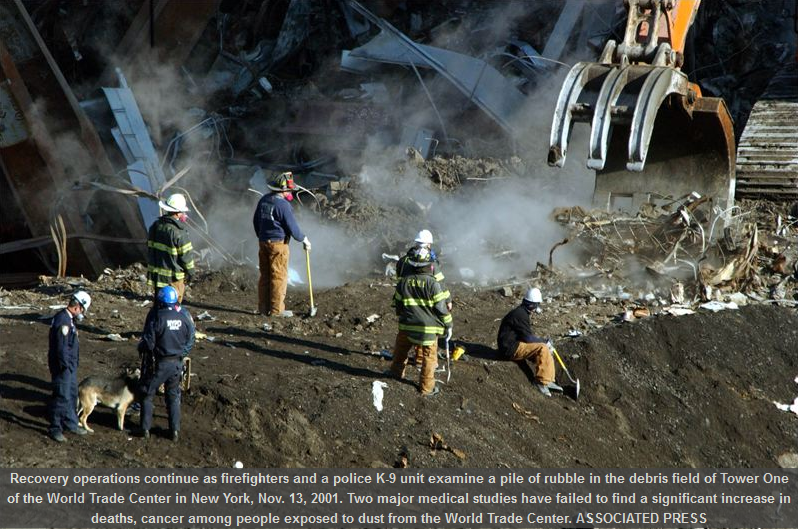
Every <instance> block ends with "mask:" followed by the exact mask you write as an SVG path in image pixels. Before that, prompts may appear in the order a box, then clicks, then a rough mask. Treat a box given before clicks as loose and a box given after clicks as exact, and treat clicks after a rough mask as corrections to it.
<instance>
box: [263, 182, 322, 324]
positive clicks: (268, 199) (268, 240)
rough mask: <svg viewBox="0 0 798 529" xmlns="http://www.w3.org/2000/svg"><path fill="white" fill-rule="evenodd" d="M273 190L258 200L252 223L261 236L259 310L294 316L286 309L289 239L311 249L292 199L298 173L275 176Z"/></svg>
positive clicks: (308, 249) (271, 313) (270, 187)
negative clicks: (299, 222) (296, 217)
mask: <svg viewBox="0 0 798 529" xmlns="http://www.w3.org/2000/svg"><path fill="white" fill-rule="evenodd" d="M267 187H268V188H269V191H270V193H268V194H266V195H264V196H263V197H262V198H261V199H260V201H258V207H257V208H256V209H255V214H254V216H253V217H252V224H253V226H254V228H255V233H256V234H257V236H258V241H259V246H260V248H259V250H258V265H259V268H260V279H259V280H258V312H259V313H260V314H264V315H267V316H281V317H284V318H290V317H291V316H293V315H294V313H293V312H292V311H290V310H285V292H286V290H287V289H288V255H289V253H288V241H289V240H290V239H291V237H293V238H294V239H296V240H297V241H300V242H301V243H302V245H303V246H304V248H305V250H307V251H310V241H309V240H308V238H307V237H306V236H305V234H304V233H302V230H301V229H300V228H299V224H297V221H296V219H295V218H294V211H293V210H292V209H291V204H289V202H291V201H292V200H294V195H293V190H294V175H293V174H292V173H290V172H286V173H280V174H278V175H274V176H272V177H271V178H270V179H269V181H268V182H267Z"/></svg>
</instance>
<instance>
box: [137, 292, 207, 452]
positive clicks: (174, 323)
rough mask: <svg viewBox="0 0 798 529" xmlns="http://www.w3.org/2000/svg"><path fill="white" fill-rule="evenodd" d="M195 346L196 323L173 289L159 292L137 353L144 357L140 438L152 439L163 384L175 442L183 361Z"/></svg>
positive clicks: (178, 421) (140, 386)
mask: <svg viewBox="0 0 798 529" xmlns="http://www.w3.org/2000/svg"><path fill="white" fill-rule="evenodd" d="M193 346H194V320H192V319H191V314H189V312H188V310H186V309H185V308H184V307H181V306H180V304H179V302H178V300H177V290H176V289H175V288H174V287H172V286H166V287H163V288H162V289H161V290H159V291H158V301H157V303H156V306H155V307H153V308H152V309H150V312H149V313H148V314H147V319H146V321H145V322H144V331H143V332H142V335H141V341H140V342H139V346H138V350H139V354H140V355H141V382H140V385H139V395H140V398H141V435H142V436H143V437H144V438H145V439H149V437H150V426H151V425H152V408H153V403H152V399H153V397H154V396H155V393H156V391H157V390H158V387H159V386H160V385H161V384H164V386H165V389H166V392H165V399H166V411H167V415H168V418H169V430H170V434H171V438H172V440H173V441H177V439H178V436H179V432H180V380H181V378H182V375H183V359H184V358H185V357H186V356H187V355H188V353H189V352H190V351H191V348H192V347H193Z"/></svg>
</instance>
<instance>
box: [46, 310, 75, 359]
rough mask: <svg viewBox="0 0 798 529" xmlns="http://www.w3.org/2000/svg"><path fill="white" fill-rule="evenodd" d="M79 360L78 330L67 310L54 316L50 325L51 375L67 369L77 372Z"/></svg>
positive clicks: (49, 357) (49, 351)
mask: <svg viewBox="0 0 798 529" xmlns="http://www.w3.org/2000/svg"><path fill="white" fill-rule="evenodd" d="M78 360H79V350H78V330H77V328H76V327H75V322H74V321H73V318H72V315H71V314H70V313H69V311H68V310H67V309H64V310H62V311H60V312H59V313H58V314H56V315H55V316H53V322H52V324H51V325H50V347H49V349H48V352H47V364H48V367H49V368H50V372H51V373H60V372H61V371H64V370H66V369H72V370H77V368H78Z"/></svg>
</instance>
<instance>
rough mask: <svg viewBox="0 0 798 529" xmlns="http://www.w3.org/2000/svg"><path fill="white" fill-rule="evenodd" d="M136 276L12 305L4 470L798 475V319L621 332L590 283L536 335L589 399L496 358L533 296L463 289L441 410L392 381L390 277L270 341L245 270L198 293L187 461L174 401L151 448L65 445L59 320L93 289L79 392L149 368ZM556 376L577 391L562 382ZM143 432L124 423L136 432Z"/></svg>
mask: <svg viewBox="0 0 798 529" xmlns="http://www.w3.org/2000/svg"><path fill="white" fill-rule="evenodd" d="M109 272H110V271H109ZM140 273H141V269H137V268H131V269H127V270H117V271H113V272H111V273H110V274H108V275H106V276H105V277H103V278H101V279H100V280H98V281H97V282H94V283H88V282H86V281H84V280H82V279H70V280H66V281H64V280H54V279H47V280H44V281H42V282H41V284H40V285H39V286H38V287H37V288H34V289H30V290H17V291H3V292H1V293H0V300H1V301H2V303H0V373H1V374H0V396H1V397H2V401H1V402H2V412H0V414H1V415H0V418H2V420H1V421H0V435H2V438H3V450H2V452H0V463H1V464H2V465H3V466H5V467H72V466H76V467H139V466H144V467H149V466H175V467H193V466H230V465H232V464H233V463H234V462H235V461H242V462H243V463H244V465H245V466H247V467H268V466H290V467H298V466H317V467H363V466H365V467H371V466H395V465H396V466H404V465H407V466H410V467H497V466H507V467H535V466H540V467H655V466H665V467H667V466H682V467H690V466H695V467H718V466H719V467H723V466H727V467H749V466H750V467H772V466H777V465H782V466H795V465H796V464H798V463H796V458H798V456H796V452H798V444H796V443H797V440H798V417H796V415H794V414H792V413H787V412H783V411H779V410H778V409H777V408H776V406H774V404H773V401H781V402H791V401H792V399H793V398H794V397H795V395H796V394H797V393H798V386H796V384H795V383H794V382H793V378H795V376H796V375H798V358H796V356H795V352H794V347H793V344H794V343H795V340H796V333H798V316H797V315H796V314H795V310H794V309H792V308H785V307H780V306H776V305H774V304H767V303H766V304H759V305H751V306H743V307H740V308H739V309H738V310H724V311H720V312H717V313H713V312H710V311H704V310H699V311H698V313H696V314H694V315H686V316H680V317H676V316H672V315H667V314H665V313H660V314H659V315H654V316H651V317H648V318H644V319H642V320H638V321H632V322H623V323H621V322H620V321H619V318H618V315H619V314H622V313H624V310H625V308H626V307H627V306H628V302H627V301H624V300H622V299H616V298H606V299H600V298H597V297H596V296H595V295H594V293H595V287H591V286H590V285H585V284H580V283H569V284H567V285H563V286H561V287H560V288H559V289H558V293H557V294H556V296H555V297H553V298H548V299H546V304H545V307H546V310H545V311H544V312H543V313H542V314H540V315H538V316H536V317H535V319H534V326H535V328H536V330H537V332H539V333H540V334H541V335H544V336H551V337H552V338H553V339H554V340H555V342H556V344H557V346H558V350H559V352H560V353H561V354H562V356H563V359H564V361H565V362H566V364H567V366H568V367H569V369H570V370H571V372H572V374H573V376H575V377H578V378H579V379H580V382H581V386H582V391H581V395H580V397H579V399H578V401H575V400H573V399H571V398H568V397H565V396H557V395H555V396H554V397H552V398H545V397H543V396H541V395H540V394H539V393H537V391H535V390H534V389H533V388H532V386H531V383H530V380H529V376H530V375H529V373H528V372H525V370H523V369H520V368H519V366H517V365H516V364H514V363H512V362H506V361H501V360H500V359H498V358H496V357H495V353H494V349H493V348H494V347H495V334H496V330H497V327H498V320H499V319H500V318H501V317H502V316H503V315H504V313H505V312H507V311H508V310H509V309H511V308H512V307H513V306H514V305H515V304H516V303H517V301H518V299H519V297H520V296H521V295H522V291H523V289H524V288H525V285H524V284H518V285H514V286H508V287H504V288H496V287H489V288H474V287H469V286H466V285H465V284H463V283H461V282H452V284H451V285H450V288H451V290H452V292H453V295H454V300H455V310H454V321H455V333H454V336H455V340H456V342H457V343H458V344H462V345H464V346H465V347H466V349H467V353H466V355H465V356H464V357H463V358H462V359H461V360H459V361H457V362H455V363H453V366H452V375H451V379H450V380H449V381H448V382H447V383H446V384H445V385H444V386H443V391H442V393H441V394H440V395H438V396H436V397H434V398H431V399H426V398H422V397H420V396H419V395H418V393H417V391H416V389H415V387H414V385H413V382H414V381H415V379H416V374H415V372H414V371H413V370H410V377H409V380H407V381H404V382H397V381H393V380H387V379H386V378H385V377H383V375H382V371H383V370H384V369H385V368H387V367H388V361H387V360H386V359H385V353H386V352H389V351H390V349H391V344H392V341H393V337H394V334H395V331H396V319H395V316H394V315H393V314H392V311H391V309H390V305H389V304H390V297H391V294H392V280H391V279H390V278H386V277H384V276H381V275H376V274H375V275H373V276H371V277H364V278H362V279H360V280H358V281H355V282H351V283H348V284H345V285H343V286H339V287H336V288H332V289H328V290H323V291H319V292H316V295H315V302H316V304H317V305H318V308H319V310H318V313H317V315H316V316H315V317H313V318H309V317H306V316H305V317H303V316H301V314H302V313H303V312H307V308H308V299H307V296H306V293H305V292H302V291H301V290H295V289H291V290H290V291H289V296H288V300H287V301H288V306H289V307H290V308H293V309H295V310H296V311H297V312H298V313H299V314H300V316H298V317H295V318H294V319H291V320H282V321H278V322H275V323H274V328H273V330H272V331H271V332H265V331H264V330H263V328H262V325H263V323H264V319H263V318H262V317H260V316H256V315H254V314H253V313H252V309H253V307H254V305H255V292H254V290H253V287H254V284H255V283H254V281H253V279H254V273H253V272H252V271H246V270H240V269H237V270H228V271H226V272H223V273H222V272H220V273H214V274H206V275H204V276H203V277H202V278H201V280H200V281H198V282H197V283H195V284H194V285H193V286H192V287H191V288H190V290H189V293H188V296H187V303H186V306H187V307H189V309H190V310H191V311H192V313H193V315H194V317H195V319H196V320H197V327H198V330H199V331H201V332H202V333H205V334H206V335H207V338H206V339H203V340H200V341H198V342H197V345H196V347H195V349H194V351H193V352H192V358H193V362H194V366H193V370H194V372H195V373H196V375H195V377H193V379H192V387H191V390H190V392H189V393H188V394H187V395H185V397H184V402H183V417H184V418H183V430H182V433H183V436H182V437H181V439H180V441H179V442H178V443H176V444H175V443H172V442H171V441H169V440H168V439H167V438H166V433H167V431H166V417H165V408H164V406H163V403H162V402H161V401H160V399H159V400H158V402H157V407H156V417H155V428H154V430H153V432H154V436H153V437H152V438H151V439H150V440H149V441H144V440H143V439H140V438H138V437H134V436H132V435H131V434H130V433H129V432H128V431H125V432H119V431H117V430H116V420H115V416H114V414H113V412H112V411H110V410H108V409H104V408H98V409H97V410H96V411H95V412H94V413H93V414H92V416H91V418H90V423H91V424H92V425H93V427H94V429H95V433H94V434H93V435H90V436H86V437H80V438H77V437H70V438H69V442H68V443H65V444H62V445H59V444H56V443H54V442H52V441H50V440H49V439H48V438H47V436H46V428H47V420H46V403H47V398H48V393H49V376H48V372H47V365H46V349H47V329H48V327H47V324H48V318H49V317H50V316H51V315H52V314H53V313H54V312H55V310H56V309H55V308H54V306H55V305H59V304H62V303H64V301H65V299H66V294H67V293H68V292H71V291H72V290H73V289H74V288H75V287H76V286H78V285H81V286H83V287H84V288H87V289H89V290H90V291H91V293H92V295H93V297H94V303H93V305H92V311H91V317H90V318H88V319H86V320H85V321H84V322H83V323H81V324H80V325H79V328H80V339H81V365H80V378H83V377H85V376H88V375H92V374H114V373H117V372H119V371H120V370H121V369H122V368H123V367H124V366H126V365H133V364H135V363H136V361H137V353H136V343H137V336H138V334H139V332H140V327H141V325H142V322H143V318H144V316H145V313H146V311H147V306H148V305H146V302H147V296H146V295H145V289H144V285H143V283H142V282H141V280H140ZM588 287H590V290H588ZM544 290H545V288H544ZM591 292H593V293H591ZM652 312H657V311H656V310H652ZM205 313H207V315H204V314H205ZM201 315H202V316H201ZM208 316H210V318H208ZM113 334H117V335H119V338H117V340H119V339H121V341H113V340H112V339H111V338H109V335H113ZM569 334H570V335H577V336H573V337H569V336H568V335H569ZM444 363H445V362H444ZM439 378H441V379H442V380H444V381H445V380H446V373H440V374H439ZM557 378H558V381H560V382H561V383H566V382H567V379H566V377H565V376H564V374H563V372H562V371H561V370H560V369H559V368H558V376H557ZM377 380H382V381H385V382H386V383H387V388H386V389H385V397H384V406H385V408H384V410H383V411H382V412H378V411H377V410H376V409H375V408H374V406H373V405H372V397H371V390H372V383H373V382H374V381H377ZM137 422H138V417H137V416H135V415H131V416H128V420H127V422H126V427H130V428H132V427H135V426H136V425H137ZM435 436H438V437H439V438H442V441H441V440H440V439H436V440H433V437H435Z"/></svg>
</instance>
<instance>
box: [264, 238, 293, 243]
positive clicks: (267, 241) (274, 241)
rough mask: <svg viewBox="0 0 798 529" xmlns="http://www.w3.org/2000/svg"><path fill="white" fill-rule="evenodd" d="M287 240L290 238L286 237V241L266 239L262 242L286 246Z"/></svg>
mask: <svg viewBox="0 0 798 529" xmlns="http://www.w3.org/2000/svg"><path fill="white" fill-rule="evenodd" d="M287 240H288V238H287V237H286V238H285V239H266V240H265V241H261V242H265V243H266V244H280V243H282V244H285V243H286V241H287Z"/></svg>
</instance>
